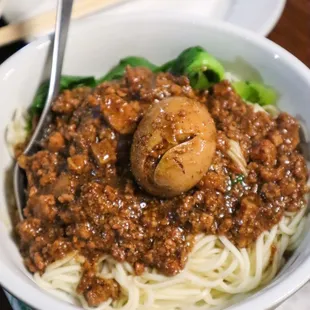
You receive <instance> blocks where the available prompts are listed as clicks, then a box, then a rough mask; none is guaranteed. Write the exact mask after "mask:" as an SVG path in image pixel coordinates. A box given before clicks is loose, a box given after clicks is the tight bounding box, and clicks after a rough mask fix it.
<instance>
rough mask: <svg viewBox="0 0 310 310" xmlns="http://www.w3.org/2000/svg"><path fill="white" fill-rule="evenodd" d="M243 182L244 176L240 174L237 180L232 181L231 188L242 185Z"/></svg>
mask: <svg viewBox="0 0 310 310" xmlns="http://www.w3.org/2000/svg"><path fill="white" fill-rule="evenodd" d="M243 181H244V175H243V174H238V175H237V176H236V178H235V179H233V180H231V186H234V185H236V184H239V183H240V184H241V183H243Z"/></svg>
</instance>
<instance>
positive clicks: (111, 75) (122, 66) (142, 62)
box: [97, 56, 158, 84]
mask: <svg viewBox="0 0 310 310" xmlns="http://www.w3.org/2000/svg"><path fill="white" fill-rule="evenodd" d="M127 66H131V67H146V68H149V69H150V70H151V71H156V70H157V69H158V67H157V66H156V65H154V64H152V63H151V62H149V61H148V60H147V59H145V58H143V57H135V56H130V57H126V58H124V59H121V60H120V62H119V64H118V65H116V66H115V67H114V68H112V69H111V70H110V71H109V72H108V73H107V74H106V75H105V76H103V77H102V78H100V79H99V80H98V81H97V82H98V84H100V83H102V82H105V81H112V80H118V79H120V78H122V77H123V76H124V74H125V70H126V67H127Z"/></svg>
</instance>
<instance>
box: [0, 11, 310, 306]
mask: <svg viewBox="0 0 310 310" xmlns="http://www.w3.org/2000/svg"><path fill="white" fill-rule="evenodd" d="M158 20H161V21H162V22H166V23H184V24H186V25H190V24H193V25H199V26H202V27H205V28H211V29H217V30H219V31H221V32H225V33H228V34H229V33H230V34H231V35H233V36H236V37H239V38H240V39H242V40H246V41H250V42H251V44H253V45H255V46H257V47H259V48H260V49H263V50H268V51H270V52H272V53H273V54H274V55H275V56H277V57H280V58H281V59H283V60H284V61H285V62H286V63H288V65H289V66H290V67H291V68H292V70H294V71H296V72H298V75H299V76H300V77H302V78H303V79H304V80H305V83H306V84H308V85H309V89H310V70H309V68H308V67H307V66H306V65H305V64H303V63H302V62H301V61H300V60H298V59H297V58H296V57H295V56H293V55H292V54H290V53H289V52H288V51H286V50H285V49H283V48H282V47H280V46H279V45H277V44H276V43H274V42H272V41H270V40H269V39H266V38H264V37H261V36H260V35H257V34H255V33H252V32H251V31H249V30H246V29H242V28H240V27H238V26H234V25H231V24H229V23H227V22H219V21H206V20H204V19H203V18H198V17H197V16H193V15H191V14H181V15H173V16H172V15H171V14H163V13H161V14H159V13H144V14H130V15H122V16H114V15H111V16H106V18H105V19H104V20H88V21H87V23H86V22H85V21H84V22H83V23H79V22H76V23H74V24H75V25H74V27H72V28H73V29H72V30H71V31H72V32H71V34H72V35H74V34H75V33H78V32H79V29H80V27H83V28H87V27H90V28H92V27H98V25H101V26H102V25H111V24H115V23H116V24H122V23H128V22H130V21H139V22H145V23H148V22H149V21H153V22H154V21H156V22H158ZM50 41H51V39H50V36H45V37H43V38H40V39H37V40H35V41H33V42H32V43H30V44H28V45H26V46H25V47H23V48H22V49H21V50H19V51H18V52H17V53H15V54H14V55H12V56H11V57H10V58H8V59H7V60H6V61H5V62H4V63H3V64H2V65H1V66H0V77H1V76H2V75H4V73H5V72H7V71H9V70H10V69H11V68H12V65H13V64H14V63H15V62H16V60H17V59H18V58H20V57H21V55H23V53H26V52H27V51H30V50H32V49H39V48H40V46H42V44H44V45H45V44H48V43H50ZM0 83H1V82H0ZM309 279H310V255H309V256H308V257H307V258H306V259H305V260H304V261H303V262H302V263H301V264H300V265H299V266H298V267H297V268H296V269H295V270H293V271H291V272H290V277H289V278H288V277H287V278H285V279H283V281H281V282H280V283H277V284H275V285H274V286H272V287H270V288H269V289H268V291H266V292H264V293H263V294H262V295H261V296H252V297H250V298H249V299H247V300H245V301H242V304H236V305H233V306H231V307H229V309H231V310H233V309H235V310H247V309H249V307H250V306H252V307H253V304H254V303H255V309H268V308H270V307H274V306H276V305H278V304H279V303H280V302H281V301H283V300H285V299H286V298H288V297H289V296H290V295H292V294H293V293H294V292H295V291H297V290H298V289H299V288H300V287H302V286H303V285H304V284H305V283H306V282H307V281H308V280H309ZM19 282H20V277H19V276H18V275H17V274H16V273H15V272H14V270H12V269H9V268H8V267H7V266H6V265H5V264H4V263H3V262H2V261H0V283H1V285H2V286H3V287H4V289H6V290H7V291H8V292H11V293H12V295H14V296H16V298H18V299H19V300H21V301H23V302H25V303H26V304H28V305H29V306H31V307H33V308H35V309H40V310H42V309H44V310H48V309H51V310H53V309H67V310H77V309H78V307H77V306H75V305H71V304H68V303H66V302H64V301H62V300H60V299H58V298H55V297H53V296H52V295H51V294H49V293H48V292H45V291H43V290H42V289H40V288H39V287H38V286H37V285H36V284H35V282H33V283H29V282H26V281H23V282H24V283H23V288H22V289H21V288H20V287H17V286H16V283H19ZM262 297H263V298H262Z"/></svg>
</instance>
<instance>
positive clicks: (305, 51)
mask: <svg viewBox="0 0 310 310" xmlns="http://www.w3.org/2000/svg"><path fill="white" fill-rule="evenodd" d="M3 25H5V23H4V21H3V20H0V26H3ZM269 38H270V39H271V40H272V41H274V42H276V43H278V44H279V45H281V46H282V47H284V48H285V49H287V50H288V51H290V52H291V53H292V54H294V55H295V56H296V57H297V58H299V59H300V60H301V61H302V62H304V63H305V64H306V65H307V66H308V67H309V68H310V0H287V5H286V7H285V10H284V12H283V15H282V17H281V19H280V20H279V23H278V24H277V26H276V27H275V29H274V30H273V31H272V32H271V34H270V35H269ZM24 45H25V43H24V42H17V43H14V44H11V45H9V46H6V47H4V48H1V49H0V63H2V62H3V61H4V60H5V59H7V58H8V57H9V56H11V55H12V54H13V53H14V52H16V51H17V50H19V49H20V48H22V47H23V46H24ZM0 309H1V310H12V308H11V307H10V305H9V303H8V301H7V299H6V297H5V295H4V293H3V291H2V290H1V289H0Z"/></svg>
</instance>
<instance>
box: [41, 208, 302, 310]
mask: <svg viewBox="0 0 310 310" xmlns="http://www.w3.org/2000/svg"><path fill="white" fill-rule="evenodd" d="M305 212H306V206H305V207H303V208H302V209H301V210H300V211H299V212H297V213H296V214H295V215H289V216H285V217H284V218H283V219H282V220H281V222H280V223H279V224H278V225H276V226H274V227H273V228H272V229H271V230H270V231H269V232H264V233H263V234H262V235H261V236H260V237H259V238H258V239H257V241H256V242H255V244H253V246H252V247H250V248H248V249H238V248H237V247H235V246H234V245H233V244H232V243H231V242H230V241H229V240H228V239H227V238H226V237H224V236H220V237H216V236H202V235H199V236H197V237H196V245H195V246H194V248H193V251H192V253H191V254H190V256H189V260H188V263H187V265H186V267H185V269H184V270H183V271H182V272H181V273H180V274H178V275H176V276H174V277H167V276H164V275H161V274H157V273H156V271H155V270H150V269H149V270H146V272H145V273H144V274H143V275H141V276H135V274H134V272H133V269H132V268H131V267H130V266H129V264H128V263H119V262H116V261H115V260H114V259H112V258H111V257H103V258H102V259H101V260H100V261H99V262H98V276H102V277H104V278H114V279H115V280H116V281H117V282H118V283H119V285H120V286H121V291H122V293H121V298H120V300H117V301H114V302H113V301H112V300H110V301H108V302H105V303H103V304H102V305H100V306H99V307H97V308H95V309H121V310H125V309H127V310H129V309H130V310H131V309H139V310H144V309H145V310H146V309H150V310H151V309H158V308H160V307H162V309H184V310H187V309H198V308H201V307H204V309H208V308H214V307H215V306H216V309H223V308H225V307H226V306H227V305H228V304H231V303H232V298H236V297H237V298H242V297H245V296H246V294H247V293H249V292H250V291H251V292H252V291H253V290H257V289H258V288H260V287H261V286H262V285H266V284H267V283H269V282H270V281H271V280H272V279H273V278H274V276H275V275H276V273H277V272H278V271H279V269H280V268H281V266H282V257H283V253H284V252H285V251H286V250H293V249H294V248H295V247H296V246H297V245H298V243H299V241H300V237H301V235H302V231H303V227H304V224H305V218H304V217H303V216H304V214H305ZM79 261H80V259H79V258H78V256H77V254H76V253H72V254H71V255H69V256H68V257H66V258H64V259H63V260H60V261H57V263H56V264H55V263H54V264H51V265H50V266H49V267H48V268H47V270H46V272H45V273H44V274H43V275H42V276H40V275H39V274H36V275H35V281H36V283H37V284H38V285H39V286H40V287H42V288H44V289H45V290H47V291H48V292H50V293H52V294H53V295H56V296H58V295H59V294H60V293H64V292H66V293H67V294H68V297H74V298H75V302H76V303H78V302H79V301H80V302H81V303H82V305H83V307H84V308H85V309H90V308H89V307H88V306H87V303H86V301H85V300H84V297H82V296H78V295H77V293H76V291H75V290H76V287H77V285H78V283H79V280H80V278H81V276H82V268H81V262H79ZM236 294H238V296H235V295H236ZM62 299H63V298H62ZM69 299H70V298H69ZM67 300H68V299H67Z"/></svg>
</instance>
